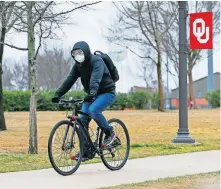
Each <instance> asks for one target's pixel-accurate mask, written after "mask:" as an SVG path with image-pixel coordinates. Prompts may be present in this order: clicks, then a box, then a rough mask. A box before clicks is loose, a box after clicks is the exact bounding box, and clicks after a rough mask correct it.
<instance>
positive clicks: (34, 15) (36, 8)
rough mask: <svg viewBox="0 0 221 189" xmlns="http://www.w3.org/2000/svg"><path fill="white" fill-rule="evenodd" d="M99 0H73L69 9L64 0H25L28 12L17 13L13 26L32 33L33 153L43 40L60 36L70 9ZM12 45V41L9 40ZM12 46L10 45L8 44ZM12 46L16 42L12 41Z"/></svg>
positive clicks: (34, 149) (34, 150)
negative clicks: (82, 0) (56, 0)
mask: <svg viewBox="0 0 221 189" xmlns="http://www.w3.org/2000/svg"><path fill="white" fill-rule="evenodd" d="M97 3H99V2H90V3H80V2H79V3H76V2H70V6H68V10H62V11H58V10H61V9H59V8H58V6H60V5H62V4H63V2H53V1H39V2H36V1H26V2H24V1H22V2H20V4H19V8H20V9H21V10H24V14H23V15H22V16H21V15H16V16H17V17H18V18H19V23H17V24H16V25H15V26H14V27H13V28H14V29H15V30H16V31H19V32H25V33H27V35H28V37H27V38H28V62H29V63H28V66H29V69H28V70H29V71H28V73H29V85H28V86H29V89H30V90H31V99H30V116H29V150H28V152H29V153H31V154H36V153H38V145H37V144H38V143H37V119H36V107H37V106H36V104H37V96H38V93H39V89H38V88H37V64H36V58H37V55H38V52H39V50H40V47H41V45H42V40H44V39H48V38H53V37H56V34H55V32H54V31H55V30H56V29H57V28H61V25H63V24H67V23H68V22H67V19H68V13H71V12H73V11H75V10H82V9H87V7H88V6H89V5H94V4H97ZM36 36H38V46H37V48H36V46H35V45H36V38H35V37H36ZM4 44H6V43H4ZM6 45H8V44H6ZM8 46H10V45H8ZM11 47H12V45H11Z"/></svg>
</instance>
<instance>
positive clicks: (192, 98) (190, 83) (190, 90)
mask: <svg viewBox="0 0 221 189" xmlns="http://www.w3.org/2000/svg"><path fill="white" fill-rule="evenodd" d="M192 64H193V63H192V60H191V57H190V53H188V79H189V101H190V102H191V101H193V108H195V107H196V103H195V95H194V91H193V74H192V68H193V66H192Z"/></svg>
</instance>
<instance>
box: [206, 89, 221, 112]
mask: <svg viewBox="0 0 221 189" xmlns="http://www.w3.org/2000/svg"><path fill="white" fill-rule="evenodd" d="M206 100H208V102H209V103H210V104H211V105H212V107H213V108H217V107H220V90H216V91H212V92H209V93H207V94H206Z"/></svg>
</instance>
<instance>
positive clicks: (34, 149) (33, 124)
mask: <svg viewBox="0 0 221 189" xmlns="http://www.w3.org/2000/svg"><path fill="white" fill-rule="evenodd" d="M26 3H27V4H28V7H27V8H28V10H27V13H28V14H27V16H28V19H27V20H28V63H29V66H30V70H29V72H30V73H29V74H30V78H29V79H30V84H31V99H30V115H29V151H28V152H29V153H30V154H37V153H38V140H37V118H36V105H37V87H36V59H35V57H34V56H35V35H34V26H33V18H32V7H33V2H32V1H29V2H26Z"/></svg>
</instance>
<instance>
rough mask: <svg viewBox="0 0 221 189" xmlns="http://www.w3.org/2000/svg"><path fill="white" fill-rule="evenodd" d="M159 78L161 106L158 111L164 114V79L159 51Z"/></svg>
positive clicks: (159, 105)
mask: <svg viewBox="0 0 221 189" xmlns="http://www.w3.org/2000/svg"><path fill="white" fill-rule="evenodd" d="M157 56H158V60H157V78H158V96H159V104H158V111H161V112H164V98H163V79H162V68H161V67H162V61H161V53H160V51H158V53H157Z"/></svg>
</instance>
